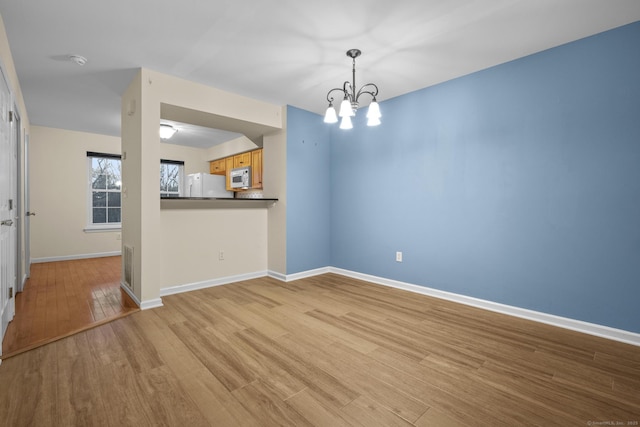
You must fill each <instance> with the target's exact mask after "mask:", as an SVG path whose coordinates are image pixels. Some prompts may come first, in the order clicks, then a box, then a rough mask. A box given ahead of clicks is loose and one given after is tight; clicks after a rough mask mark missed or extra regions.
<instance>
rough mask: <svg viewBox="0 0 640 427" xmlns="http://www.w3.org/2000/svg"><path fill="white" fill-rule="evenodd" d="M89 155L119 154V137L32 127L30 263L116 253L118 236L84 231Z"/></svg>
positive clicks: (116, 233)
mask: <svg viewBox="0 0 640 427" xmlns="http://www.w3.org/2000/svg"><path fill="white" fill-rule="evenodd" d="M87 151H97V152H101V153H110V154H120V138H116V137H113V136H105V135H96V134H92V133H85V132H75V131H68V130H62V129H54V128H48V127H41V126H32V127H31V139H30V165H29V172H30V178H31V181H30V188H31V198H30V200H31V210H32V211H33V212H36V216H33V217H31V259H32V260H33V261H34V262H37V261H49V260H53V259H65V258H78V257H83V256H91V255H96V256H98V255H100V254H107V253H114V252H115V253H118V252H120V240H119V237H120V232H119V231H116V232H113V231H111V232H91V233H88V232H85V231H84V229H85V228H86V226H87V224H88V211H87V197H88V195H87V186H88V176H87Z"/></svg>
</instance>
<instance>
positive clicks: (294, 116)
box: [287, 106, 331, 274]
mask: <svg viewBox="0 0 640 427" xmlns="http://www.w3.org/2000/svg"><path fill="white" fill-rule="evenodd" d="M330 132H331V130H330V128H328V127H327V126H326V125H325V124H324V123H323V122H322V119H319V118H318V115H317V114H314V113H310V112H308V111H305V110H301V109H299V108H295V107H291V106H288V107H287V274H292V273H297V272H301V271H307V270H313V269H315V268H320V267H327V266H329V265H330V264H331V258H330V249H331V247H330V242H331V230H330V221H331V210H330V193H331V186H330V155H329V154H330V143H329V142H330V137H329V135H330Z"/></svg>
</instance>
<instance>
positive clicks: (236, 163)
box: [233, 151, 251, 168]
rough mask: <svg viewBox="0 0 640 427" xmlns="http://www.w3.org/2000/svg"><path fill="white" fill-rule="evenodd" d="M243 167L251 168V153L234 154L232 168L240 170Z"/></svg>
mask: <svg viewBox="0 0 640 427" xmlns="http://www.w3.org/2000/svg"><path fill="white" fill-rule="evenodd" d="M245 166H251V152H250V151H249V152H246V153H242V154H236V155H235V156H233V167H234V168H241V167H245Z"/></svg>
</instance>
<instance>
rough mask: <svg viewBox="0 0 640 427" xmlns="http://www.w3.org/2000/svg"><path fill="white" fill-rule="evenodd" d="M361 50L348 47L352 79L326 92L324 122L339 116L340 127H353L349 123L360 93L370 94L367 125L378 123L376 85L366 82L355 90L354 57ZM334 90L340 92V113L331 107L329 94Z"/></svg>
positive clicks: (353, 114) (355, 109)
mask: <svg viewBox="0 0 640 427" xmlns="http://www.w3.org/2000/svg"><path fill="white" fill-rule="evenodd" d="M360 54H362V52H360V50H359V49H349V50H348V51H347V56H348V57H349V58H351V59H352V60H353V69H352V74H353V79H352V82H351V83H350V82H348V81H346V82H344V84H343V85H342V88H339V87H337V88H334V89H331V90H330V91H329V92H328V93H327V101H329V107H328V108H327V111H326V113H325V115H324V122H325V123H336V122H337V121H338V116H340V117H341V121H340V129H351V128H353V124H352V123H351V117H353V116H355V115H356V111H357V110H358V100H359V99H360V95H363V94H365V93H366V94H368V95H370V96H371V98H372V100H371V104H369V109H368V110H367V126H377V125H379V124H380V117H382V115H381V114H380V106H379V105H378V102H377V101H376V96H377V95H378V86H376V85H375V84H373V83H367V84H366V85H364V86H362V87H361V88H360V89H358V91H357V92H356V58H357V57H358V56H360ZM335 91H340V92H342V96H343V98H342V103H341V104H340V113H338V114H337V115H336V109H335V108H334V107H333V97H332V96H331V94H332V93H333V92H335Z"/></svg>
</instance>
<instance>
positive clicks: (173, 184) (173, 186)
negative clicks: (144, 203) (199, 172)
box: [167, 179, 180, 193]
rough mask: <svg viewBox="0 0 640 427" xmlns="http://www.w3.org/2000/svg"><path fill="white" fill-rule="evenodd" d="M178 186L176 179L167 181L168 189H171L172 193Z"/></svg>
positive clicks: (175, 191)
mask: <svg viewBox="0 0 640 427" xmlns="http://www.w3.org/2000/svg"><path fill="white" fill-rule="evenodd" d="M179 188H180V187H179V186H178V180H176V179H172V180H170V181H169V185H168V188H167V190H168V191H173V192H174V193H177V192H178V189H179Z"/></svg>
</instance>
